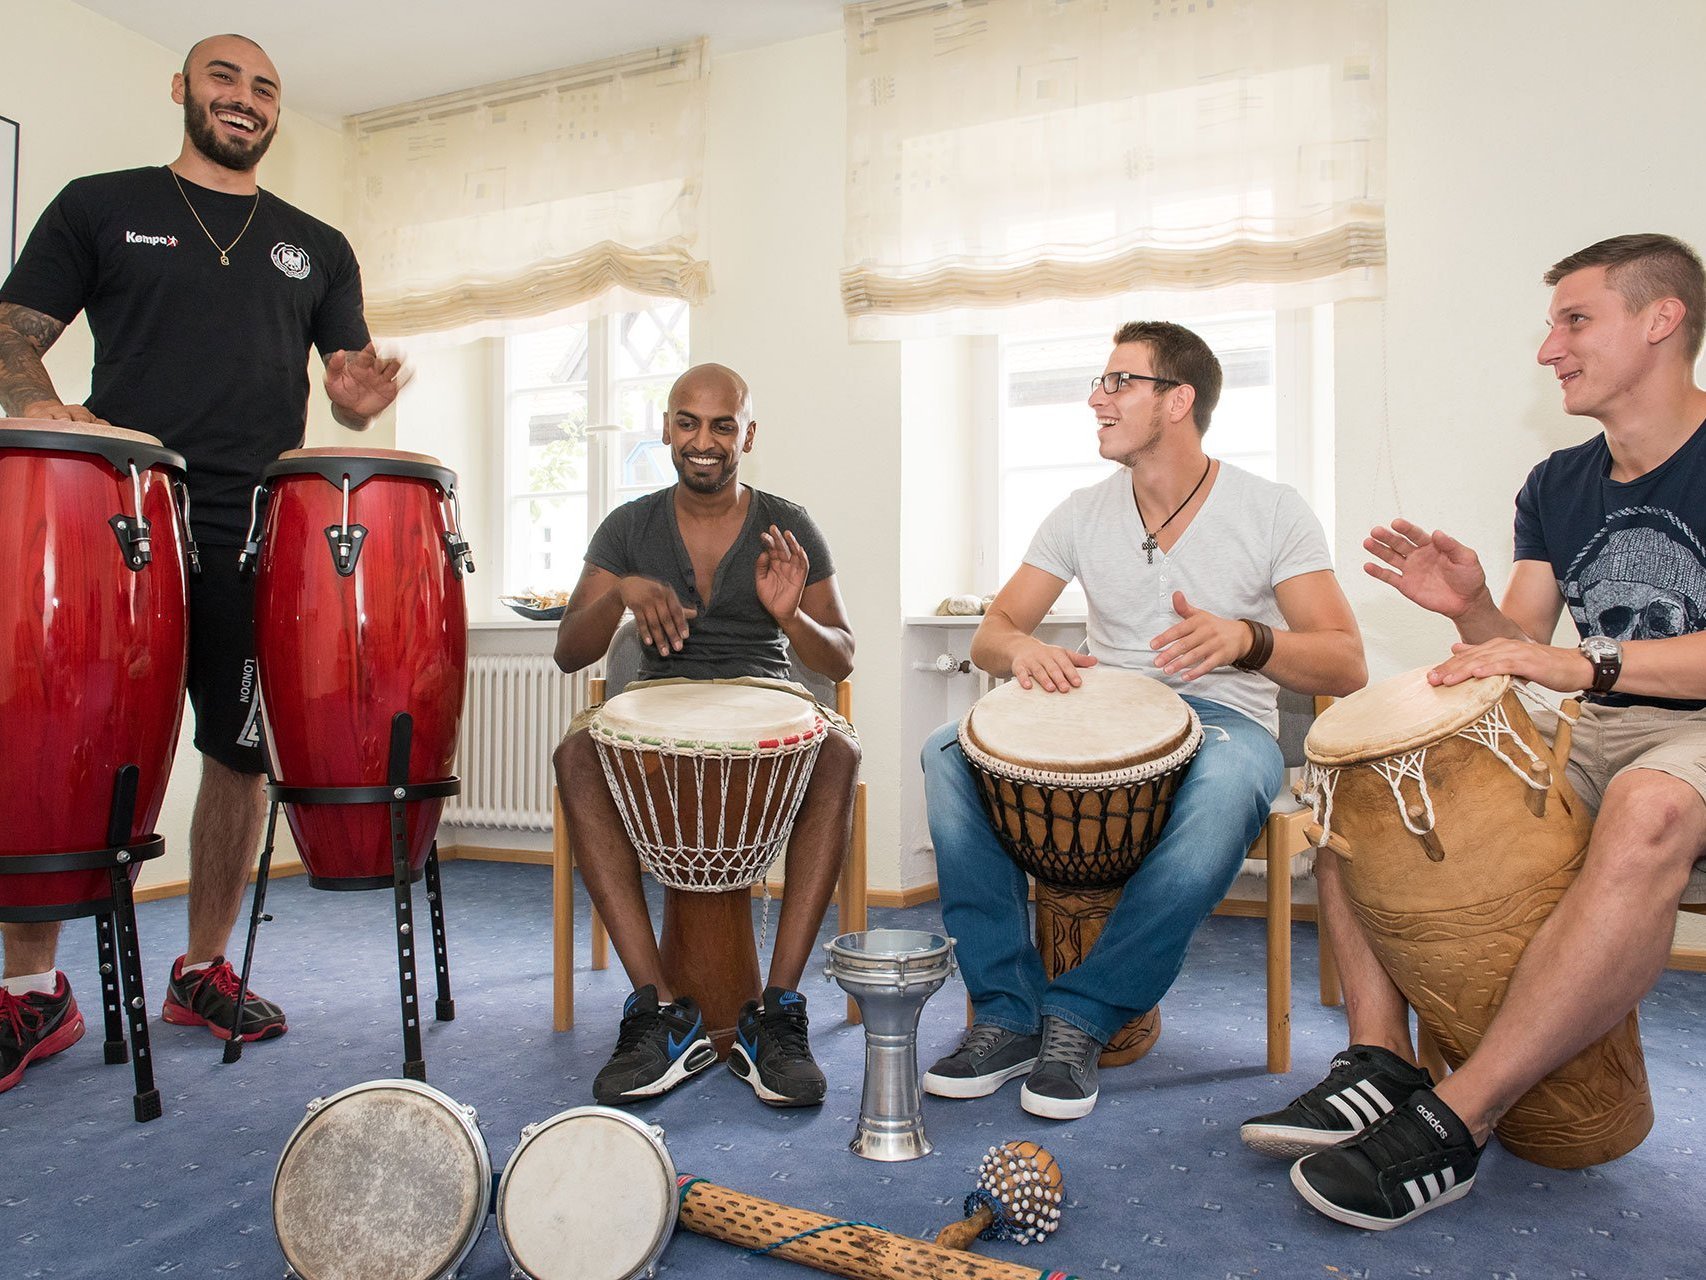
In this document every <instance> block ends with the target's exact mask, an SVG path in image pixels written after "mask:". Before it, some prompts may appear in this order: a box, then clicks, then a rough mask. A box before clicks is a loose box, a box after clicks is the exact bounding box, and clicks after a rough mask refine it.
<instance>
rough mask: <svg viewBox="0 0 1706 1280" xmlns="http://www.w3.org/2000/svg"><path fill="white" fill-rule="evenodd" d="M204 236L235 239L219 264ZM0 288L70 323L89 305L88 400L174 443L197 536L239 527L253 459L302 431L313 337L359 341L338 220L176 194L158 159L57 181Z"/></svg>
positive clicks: (223, 537)
mask: <svg viewBox="0 0 1706 1280" xmlns="http://www.w3.org/2000/svg"><path fill="white" fill-rule="evenodd" d="M186 200H187V201H190V202H193V205H194V211H195V214H199V215H200V217H201V220H202V222H204V223H206V224H207V230H206V232H203V230H202V228H201V227H200V226H198V225H197V224H196V219H195V216H194V215H193V214H192V213H191V206H190V204H188V203H186ZM251 211H252V212H253V214H254V220H253V222H251V223H250V224H249V226H248V229H247V230H244V222H245V220H246V219H248V218H249V215H250V213H251ZM239 232H241V237H240V238H239ZM209 236H212V237H213V238H214V239H215V240H217V241H218V243H219V244H221V245H230V244H231V242H232V240H234V239H235V240H236V241H237V243H236V244H235V245H234V246H233V247H232V248H231V250H230V254H229V257H230V260H231V265H230V266H228V267H222V266H220V265H219V250H218V249H216V248H215V247H214V245H213V244H211V243H209V239H208V238H209ZM0 302H10V303H15V304H16V305H18V306H21V307H28V308H29V309H31V310H32V311H39V312H41V313H42V314H44V315H48V316H52V317H53V318H54V319H55V320H61V321H64V322H65V323H67V324H69V323H70V322H71V321H72V320H74V319H75V318H76V316H77V313H78V312H79V311H87V312H88V314H89V328H90V330H91V331H92V332H93V333H94V336H95V368H94V372H93V375H92V379H91V390H90V394H89V399H88V402H87V403H88V406H89V409H90V410H91V411H92V412H93V413H95V414H96V415H97V416H98V417H101V418H105V419H106V420H107V421H108V422H111V423H113V424H114V425H115V426H120V427H130V428H131V429H133V430H136V431H146V432H147V433H148V434H150V435H153V436H158V437H159V438H160V439H161V440H163V441H165V443H166V444H167V445H168V446H170V447H171V448H173V449H176V450H178V451H179V452H180V453H182V454H183V455H184V457H185V459H186V460H187V461H188V463H189V483H190V498H191V516H192V523H193V525H194V527H195V533H196V536H197V537H199V538H202V539H204V540H206V541H209V542H213V543H220V544H231V545H234V544H237V543H241V542H242V540H243V535H244V533H245V532H246V531H247V530H248V525H249V497H250V494H251V492H252V491H253V489H254V486H255V484H256V483H257V482H258V481H259V479H260V475H261V471H262V470H263V469H264V468H265V467H266V465H267V464H268V463H269V462H271V461H272V460H273V459H275V458H277V457H278V455H279V454H280V453H282V452H284V451H285V450H286V449H294V448H296V447H297V446H298V445H300V444H301V443H302V432H303V427H304V425H305V423H306V421H307V416H308V346H309V344H310V343H313V345H314V346H315V347H317V348H319V351H320V354H321V355H322V356H326V355H329V354H331V353H332V352H334V351H339V350H359V349H360V348H361V347H363V346H365V345H366V343H367V340H368V334H367V322H366V320H365V319H364V318H363V316H362V308H361V273H360V271H359V269H358V268H357V266H356V261H355V254H354V252H353V251H352V250H351V249H350V246H349V242H348V241H347V240H345V239H344V237H343V235H342V234H341V233H339V232H338V231H337V230H336V229H335V228H333V227H330V226H327V225H326V224H325V223H324V222H321V221H320V220H319V219H317V218H312V217H310V216H309V215H308V214H306V213H303V212H302V211H301V210H300V209H296V208H293V207H292V206H290V205H288V204H286V203H285V202H284V201H283V200H280V199H279V198H278V197H277V196H275V195H273V194H271V193H270V192H267V191H262V192H261V193H260V195H259V199H258V203H257V199H256V197H254V196H236V195H228V194H226V193H224V192H219V191H210V190H208V189H207V188H205V187H199V186H196V185H194V184H193V183H189V182H186V183H184V184H183V192H182V193H180V192H179V189H178V185H177V183H176V182H174V181H173V175H172V173H171V171H170V170H168V169H166V168H165V167H163V166H162V167H155V168H148V169H128V170H124V171H122V172H119V173H102V174H96V175H94V176H93V177H88V178H78V179H76V180H75V181H73V182H71V183H69V184H68V185H67V186H66V188H65V189H64V190H63V191H61V192H60V193H59V195H58V196H57V197H56V198H55V200H54V202H53V203H52V204H50V205H49V206H48V207H47V209H46V210H45V211H44V212H43V213H42V216H41V220H40V221H39V222H37V223H36V227H35V230H34V231H33V232H31V234H30V238H29V240H28V241H27V242H26V243H25V245H24V252H23V254H22V256H21V257H20V258H19V259H18V265H17V267H16V268H15V269H14V270H13V272H12V274H11V276H10V277H9V278H8V279H7V280H6V282H5V284H4V285H3V286H0Z"/></svg>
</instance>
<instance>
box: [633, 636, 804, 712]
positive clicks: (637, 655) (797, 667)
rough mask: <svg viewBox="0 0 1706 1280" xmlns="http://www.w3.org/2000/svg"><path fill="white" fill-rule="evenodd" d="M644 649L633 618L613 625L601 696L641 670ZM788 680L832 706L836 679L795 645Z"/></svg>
mask: <svg viewBox="0 0 1706 1280" xmlns="http://www.w3.org/2000/svg"><path fill="white" fill-rule="evenodd" d="M644 656H645V650H644V649H643V648H642V647H641V645H640V630H639V627H638V626H636V625H635V623H634V620H633V619H632V618H629V619H627V620H626V621H625V622H623V623H622V625H621V626H619V627H617V628H616V634H615V635H614V636H612V637H611V638H610V649H609V651H608V652H606V653H605V655H604V696H605V697H607V698H614V697H615V696H616V695H617V694H619V693H621V692H622V690H624V689H626V688H627V687H628V685H629V684H630V683H632V682H633V680H634V679H635V678H636V677H637V676H638V675H639V673H640V662H641V660H642V658H643V657H644ZM788 679H790V680H792V681H794V682H795V683H796V684H803V685H804V686H805V687H806V688H807V689H808V690H810V692H811V695H812V697H814V698H816V699H817V700H818V702H819V703H820V704H821V705H822V706H826V707H829V708H830V709H831V710H833V709H834V708H835V681H833V680H831V679H830V678H829V677H828V676H825V675H820V674H819V673H818V672H816V671H813V670H812V669H811V668H810V667H808V666H806V664H805V663H803V662H801V661H800V658H799V655H798V654H796V653H795V652H794V646H793V645H789V646H788Z"/></svg>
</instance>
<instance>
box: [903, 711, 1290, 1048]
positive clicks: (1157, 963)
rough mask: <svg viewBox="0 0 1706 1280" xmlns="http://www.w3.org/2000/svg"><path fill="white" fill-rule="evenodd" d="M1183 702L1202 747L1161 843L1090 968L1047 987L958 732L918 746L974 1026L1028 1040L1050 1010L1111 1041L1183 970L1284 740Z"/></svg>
mask: <svg viewBox="0 0 1706 1280" xmlns="http://www.w3.org/2000/svg"><path fill="white" fill-rule="evenodd" d="M1185 701H1186V702H1188V703H1189V704H1190V705H1191V707H1192V709H1194V710H1195V711H1196V713H1197V716H1198V718H1199V719H1201V721H1202V725H1203V745H1202V749H1201V750H1200V751H1199V752H1198V753H1197V756H1196V759H1195V760H1193V761H1192V762H1191V765H1190V768H1189V770H1188V771H1187V772H1186V774H1185V779H1184V781H1183V782H1182V783H1181V784H1180V786H1179V790H1178V792H1177V793H1176V794H1175V795H1174V797H1173V805H1172V809H1171V811H1170V812H1169V814H1168V816H1167V825H1166V826H1165V827H1164V828H1163V829H1162V832H1161V838H1160V840H1158V841H1157V842H1156V844H1155V847H1154V848H1153V849H1151V850H1150V852H1149V856H1148V857H1146V858H1145V859H1144V860H1143V865H1142V866H1141V867H1139V868H1138V871H1137V874H1136V875H1134V876H1133V877H1132V878H1131V879H1130V880H1129V881H1128V882H1127V883H1126V888H1125V893H1124V895H1123V896H1122V897H1121V898H1120V901H1119V905H1118V906H1117V907H1115V909H1114V911H1113V913H1112V914H1111V915H1110V916H1109V917H1108V921H1107V925H1106V927H1105V928H1104V929H1103V931H1102V935H1101V937H1100V938H1099V939H1097V941H1096V944H1095V946H1093V947H1092V948H1091V949H1090V954H1089V955H1088V956H1086V957H1085V958H1084V963H1083V964H1081V965H1079V966H1078V967H1077V968H1076V969H1072V970H1069V971H1068V972H1066V973H1063V974H1061V975H1060V977H1058V978H1056V979H1055V980H1054V981H1053V982H1049V981H1048V980H1047V979H1046V978H1045V977H1044V976H1043V963H1042V957H1041V956H1040V955H1039V954H1038V952H1037V948H1036V943H1035V942H1034V941H1033V940H1032V934H1031V930H1030V915H1029V911H1028V903H1027V896H1028V894H1027V886H1026V881H1025V873H1024V872H1023V871H1021V870H1019V868H1018V866H1017V865H1016V864H1015V863H1014V862H1013V861H1012V859H1010V858H1009V857H1008V856H1007V853H1006V851H1005V850H1003V849H1002V847H1001V844H1000V842H999V841H998V840H997V839H996V837H995V831H994V829H993V828H992V827H991V826H990V823H989V818H988V817H987V816H986V815H985V813H984V810H983V806H982V804H981V803H980V802H979V800H978V795H977V782H976V780H975V779H974V778H973V776H972V771H971V767H970V766H969V765H968V764H967V763H966V758H965V755H964V753H963V752H962V751H961V750H960V743H959V737H958V734H957V730H958V725H957V724H946V725H943V726H942V727H941V728H940V729H938V730H936V732H935V733H933V734H931V735H930V738H929V740H928V741H927V742H925V744H924V752H923V756H924V761H923V762H924V794H925V797H926V799H927V801H928V803H929V809H930V837H931V840H932V841H933V842H934V844H935V846H936V878H937V883H938V885H939V887H940V890H941V895H942V916H943V919H944V920H945V922H946V924H947V928H948V932H949V933H950V934H952V935H953V937H954V939H955V946H954V951H955V954H956V956H957V957H958V959H959V966H960V973H961V974H962V975H963V976H964V978H965V982H966V990H967V991H968V992H969V993H970V995H971V999H972V1004H973V1006H974V1007H975V1008H976V1010H977V1020H978V1021H979V1022H988V1023H993V1024H994V1025H996V1026H998V1027H1005V1028H1007V1029H1008V1030H1009V1031H1017V1032H1019V1033H1021V1034H1027V1035H1028V1034H1032V1033H1034V1032H1036V1031H1037V1029H1038V1028H1039V1027H1040V1026H1041V1023H1042V1016H1043V1015H1044V1014H1050V1015H1053V1016H1054V1017H1057V1018H1060V1019H1062V1020H1064V1021H1066V1022H1069V1023H1071V1024H1072V1025H1073V1026H1075V1027H1077V1028H1079V1029H1080V1030H1082V1031H1087V1032H1089V1033H1090V1034H1091V1035H1093V1036H1095V1037H1096V1038H1097V1039H1098V1040H1100V1041H1102V1042H1103V1043H1104V1044H1105V1043H1106V1042H1107V1041H1108V1040H1110V1039H1112V1038H1113V1035H1114V1033H1115V1032H1117V1031H1118V1030H1119V1029H1120V1028H1121V1027H1122V1026H1124V1025H1125V1024H1126V1023H1127V1022H1129V1021H1131V1019H1132V1018H1134V1017H1136V1016H1137V1015H1138V1014H1140V1013H1142V1012H1144V1011H1145V1010H1147V1009H1150V1008H1152V1007H1154V1006H1155V1005H1156V1004H1157V1003H1159V1002H1160V1000H1161V997H1162V996H1163V995H1164V994H1165V993H1166V991H1167V988H1168V987H1170V986H1172V985H1173V979H1175V978H1176V977H1178V976H1179V968H1180V966H1181V965H1182V964H1183V963H1184V958H1185V948H1186V947H1187V946H1189V945H1190V941H1191V935H1192V934H1194V933H1195V932H1196V930H1197V926H1198V925H1200V924H1201V923H1202V922H1203V920H1204V919H1206V918H1207V916H1208V914H1209V912H1211V911H1213V910H1214V908H1215V905H1216V904H1217V903H1218V902H1219V901H1220V900H1221V899H1222V898H1224V897H1225V896H1226V891H1227V889H1229V888H1230V887H1231V886H1232V882H1233V880H1235V879H1236V878H1237V876H1238V869H1239V867H1240V866H1241V865H1242V864H1243V861H1244V858H1245V855H1246V854H1247V853H1248V851H1249V848H1250V845H1251V844H1252V843H1254V841H1255V839H1256V836H1257V835H1258V834H1259V833H1260V832H1261V830H1262V824H1263V823H1264V822H1266V821H1267V817H1268V808H1269V806H1270V805H1271V804H1272V803H1273V798H1274V796H1276V795H1277V794H1278V793H1279V789H1280V787H1281V785H1282V784H1283V783H1284V781H1285V762H1284V760H1283V759H1282V757H1281V755H1280V749H1279V744H1278V743H1277V742H1275V741H1274V737H1273V735H1272V734H1270V733H1269V732H1268V731H1267V730H1266V729H1264V728H1263V727H1262V726H1261V725H1259V724H1257V723H1256V722H1255V721H1254V720H1252V719H1250V718H1249V717H1248V716H1245V715H1242V714H1241V713H1239V712H1237V711H1234V710H1232V709H1231V708H1230V707H1224V706H1222V705H1220V704H1219V703H1217V702H1209V701H1207V700H1206V699H1202V698H1191V697H1187V698H1186V699H1185Z"/></svg>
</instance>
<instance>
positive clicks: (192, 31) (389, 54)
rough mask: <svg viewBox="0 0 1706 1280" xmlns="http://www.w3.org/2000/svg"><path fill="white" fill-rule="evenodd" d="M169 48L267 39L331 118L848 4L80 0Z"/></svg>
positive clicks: (784, 25)
mask: <svg viewBox="0 0 1706 1280" xmlns="http://www.w3.org/2000/svg"><path fill="white" fill-rule="evenodd" d="M79 2H80V3H81V4H82V6H83V7H84V8H85V9H90V10H92V11H94V12H95V13H98V14H100V15H101V16H102V17H104V18H108V19H110V20H112V21H113V22H116V23H117V24H118V25H119V26H121V27H125V28H127V29H129V30H131V31H134V32H136V33H137V34H139V35H143V36H146V37H148V38H149V39H150V40H153V41H155V42H157V43H159V44H163V45H165V46H166V47H167V48H168V49H172V50H174V51H179V52H184V51H188V49H189V47H190V46H191V45H192V44H194V43H195V42H196V41H197V40H199V39H201V38H202V37H203V36H209V35H217V34H220V33H222V32H227V31H236V32H238V33H240V34H242V35H246V36H248V37H249V38H250V39H252V40H255V41H258V42H259V43H260V44H261V45H263V46H265V48H266V50H267V52H268V53H269V54H270V55H271V56H272V60H273V63H274V65H276V66H277V67H278V69H279V76H280V79H281V80H282V81H283V84H284V104H285V105H286V106H287V107H291V108H293V109H295V110H297V111H302V112H305V113H306V114H308V115H310V116H313V117H315V118H316V119H319V120H321V121H323V122H325V123H327V124H331V123H334V122H335V121H337V120H338V119H340V118H341V117H343V116H346V115H353V114H355V113H356V112H360V111H368V110H371V109H373V108H375V107H388V106H391V105H393V104H395V103H399V102H410V101H413V100H414V99H416V98H427V97H431V96H433V95H434V94H439V93H448V92H450V91H451V90H453V89H466V88H470V87H472V86H474V85H481V84H491V83H492V82H494V81H497V80H508V79H511V78H512V77H515V76H523V75H530V74H532V73H533V72H537V71H554V70H556V69H557V68H559V67H571V66H574V65H576V64H578V63H582V62H592V61H595V60H597V59H599V58H607V57H610V56H612V55H614V54H619V53H630V52H632V51H634V50H636V49H645V48H650V47H652V46H654V45H661V44H675V43H678V42H680V41H684V40H690V39H693V38H694V37H697V36H709V37H710V39H711V49H712V53H713V54H716V53H729V52H733V51H737V50H740V49H752V48H757V47H758V46H760V45H766V44H775V43H777V42H779V41H783V40H793V39H797V38H798V37H800V36H808V35H816V34H819V33H821V32H825V31H833V30H835V29H836V28H838V27H839V26H840V24H841V0H279V2H277V3H274V4H273V5H270V6H264V7H263V6H258V5H257V6H254V7H252V8H249V9H245V10H243V11H242V12H238V11H237V10H234V9H232V8H231V6H230V5H226V4H213V3H211V0H149V2H148V3H146V4H138V3H136V0H79Z"/></svg>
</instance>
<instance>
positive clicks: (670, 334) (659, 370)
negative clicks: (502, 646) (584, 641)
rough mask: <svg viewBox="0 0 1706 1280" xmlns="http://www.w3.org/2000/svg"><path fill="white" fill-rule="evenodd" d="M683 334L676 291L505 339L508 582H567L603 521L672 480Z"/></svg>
mask: <svg viewBox="0 0 1706 1280" xmlns="http://www.w3.org/2000/svg"><path fill="white" fill-rule="evenodd" d="M687 344H688V308H687V304H686V303H685V302H678V301H665V302H658V303H656V304H655V305H653V306H651V307H648V308H646V309H645V310H644V311H629V312H622V313H620V314H617V315H613V316H606V317H601V318H599V319H595V320H590V321H587V322H585V323H578V324H564V325H558V326H555V327H553V328H550V329H543V330H539V331H538V332H535V333H526V334H520V335H517V336H515V337H511V338H508V339H505V340H504V343H503V366H504V368H503V383H502V385H503V398H504V438H505V471H504V511H505V530H504V542H505V546H504V551H505V554H504V573H503V578H504V583H503V585H504V590H505V591H509V592H515V591H523V590H538V591H563V590H567V589H568V588H569V587H570V586H572V585H573V584H574V582H575V580H576V578H578V577H579V576H580V566H581V560H582V558H583V557H584V556H585V554H586V546H587V541H588V539H589V538H590V537H591V536H592V531H593V530H594V529H596V528H597V527H598V524H599V522H600V521H601V520H603V519H604V517H605V516H606V515H608V514H609V513H610V511H611V510H612V509H613V508H614V507H617V506H619V505H620V504H622V503H624V502H627V501H629V500H630V499H633V498H637V497H639V496H641V495H642V494H646V493H651V492H653V491H654V490H657V489H661V488H663V487H664V486H665V485H667V484H671V483H673V482H674V480H675V468H674V467H673V466H672V465H671V463H670V459H669V448H668V446H667V445H665V444H664V443H663V440H662V427H663V411H664V406H665V402H666V400H667V398H668V396H669V388H670V384H671V383H673V382H674V381H675V379H676V377H677V376H679V375H680V374H681V373H682V372H683V371H684V370H686V368H687V364H688V359H687Z"/></svg>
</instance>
